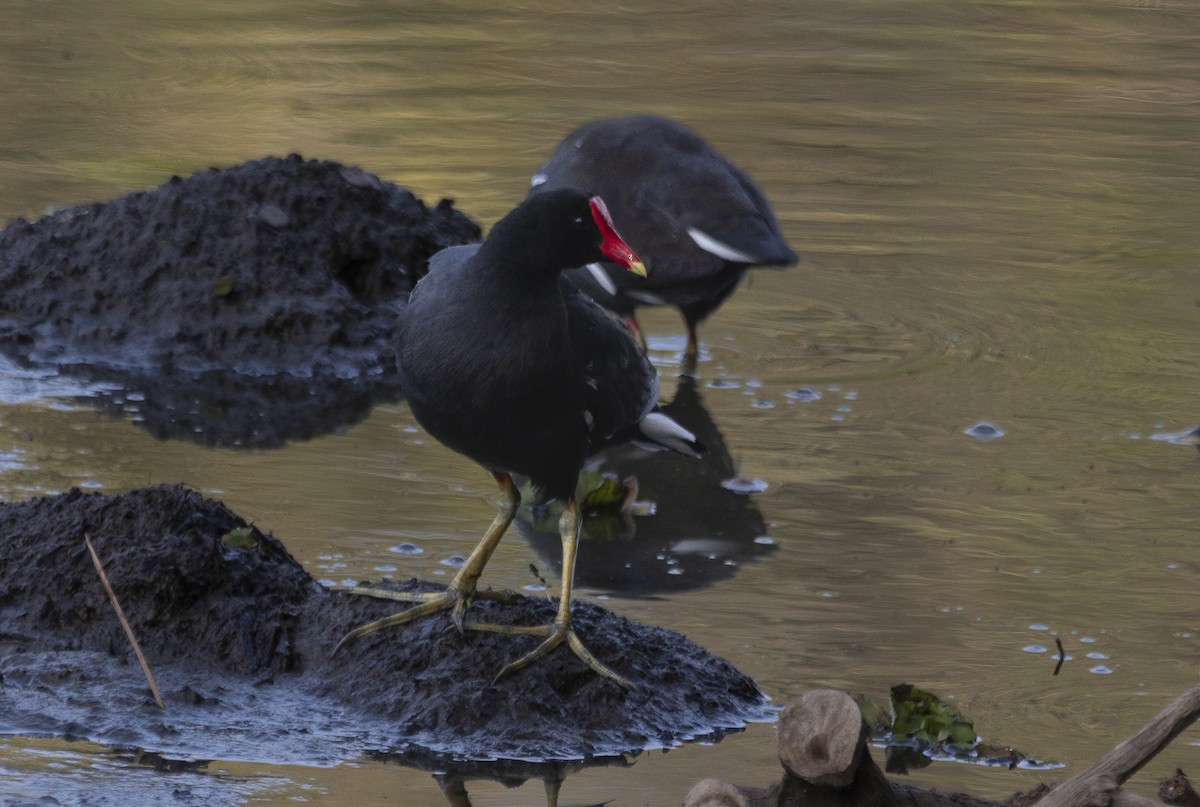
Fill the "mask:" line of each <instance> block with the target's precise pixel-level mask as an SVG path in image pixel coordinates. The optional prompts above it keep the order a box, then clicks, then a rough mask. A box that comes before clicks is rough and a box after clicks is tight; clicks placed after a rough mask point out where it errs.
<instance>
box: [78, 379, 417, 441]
mask: <svg viewBox="0 0 1200 807" xmlns="http://www.w3.org/2000/svg"><path fill="white" fill-rule="evenodd" d="M104 377H105V375H104V374H103V373H101V374H100V379H101V380H103V379H104ZM122 383H123V386H122V387H120V388H118V389H115V390H109V391H106V392H102V393H100V394H98V395H94V396H91V397H82V398H80V399H79V402H80V403H82V404H85V405H88V406H94V407H97V408H99V409H101V410H102V411H105V412H107V413H109V414H111V415H113V416H115V417H118V418H123V417H129V418H130V419H132V420H133V422H134V423H136V424H137V425H138V426H140V427H142V428H143V429H145V430H146V431H148V432H149V433H150V434H151V435H153V436H154V437H156V438H158V439H160V440H167V439H170V440H187V441H189V442H193V443H199V444H200V445H205V446H224V447H233V448H278V447H279V446H282V445H283V444H284V443H287V442H288V441H291V440H308V439H311V438H314V437H320V436H322V435H325V434H329V433H331V432H336V431H339V430H341V429H345V428H349V427H350V426H353V425H354V424H356V423H358V422H359V421H361V420H363V419H364V418H366V416H367V415H368V414H370V412H371V408H372V407H373V406H374V405H375V404H377V403H380V402H382V401H397V400H399V399H400V398H401V392H400V387H399V384H398V383H397V379H396V376H395V373H390V374H388V375H387V376H385V377H380V378H376V379H372V383H364V382H363V380H362V379H357V378H354V379H348V378H331V377H328V376H318V377H307V378H303V377H298V376H293V375H287V374H277V375H267V376H259V375H254V376H251V375H246V374H245V373H236V372H232V371H228V370H209V371H207V372H199V373H187V372H178V371H176V372H164V373H158V374H149V373H140V374H137V375H130V376H127V377H126V378H125V379H124V380H123V382H122Z"/></svg>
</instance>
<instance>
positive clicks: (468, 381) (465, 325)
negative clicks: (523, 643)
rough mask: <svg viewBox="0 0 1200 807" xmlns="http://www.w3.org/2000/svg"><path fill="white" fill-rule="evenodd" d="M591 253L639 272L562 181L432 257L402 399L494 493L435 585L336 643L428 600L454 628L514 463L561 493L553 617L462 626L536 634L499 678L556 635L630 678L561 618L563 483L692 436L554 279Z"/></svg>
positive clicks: (565, 593)
mask: <svg viewBox="0 0 1200 807" xmlns="http://www.w3.org/2000/svg"><path fill="white" fill-rule="evenodd" d="M602 259H604V260H611V261H616V262H618V263H620V264H622V265H623V266H625V267H627V268H628V269H629V270H631V271H634V272H644V271H645V269H644V268H643V266H642V264H641V262H640V261H639V260H638V258H637V256H636V255H635V254H634V253H633V251H632V250H630V248H629V247H628V245H626V244H625V243H624V242H623V241H622V240H621V238H620V237H619V236H618V235H617V233H616V231H615V230H614V229H613V225H612V220H611V218H610V217H609V214H608V213H607V211H606V209H605V206H604V203H603V202H602V201H600V199H599V198H597V197H593V198H590V199H589V197H588V196H586V195H584V194H582V193H579V192H578V191H573V190H561V191H558V192H555V193H546V194H538V195H537V196H534V197H531V198H529V199H527V200H526V201H525V202H523V203H522V204H521V205H519V206H518V207H517V208H516V209H515V210H514V211H512V212H511V213H509V214H508V215H507V216H505V217H504V218H503V219H501V220H500V221H499V222H497V224H496V225H495V227H494V228H493V229H492V232H491V234H490V236H489V237H488V238H487V239H486V240H485V241H484V242H483V243H482V244H481V245H479V246H464V247H452V248H450V249H448V250H444V251H442V252H440V253H438V255H436V256H434V258H433V260H432V261H431V263H430V272H429V274H428V275H427V276H426V277H425V278H424V279H423V280H421V282H420V283H419V284H418V285H417V287H416V289H415V290H414V291H413V294H412V297H411V299H410V301H409V305H408V307H407V309H406V311H405V314H404V317H403V321H402V322H401V324H400V326H399V329H398V330H399V336H398V355H399V362H400V374H401V379H402V384H403V387H404V392H405V396H406V397H407V399H408V402H409V405H410V407H411V408H412V411H413V414H414V416H415V417H416V419H417V421H418V422H420V423H421V425H422V426H423V427H424V428H425V430H426V431H428V432H429V433H430V434H431V435H433V436H434V437H436V438H437V439H438V440H440V441H441V442H443V443H445V444H446V445H447V446H449V447H450V448H453V449H454V450H456V451H458V452H460V453H462V454H465V455H466V456H468V457H471V458H472V459H474V460H476V461H477V462H479V463H480V464H481V465H483V466H484V467H485V468H487V469H489V470H490V471H491V472H492V474H493V475H494V476H495V478H496V481H497V483H498V484H499V485H500V490H501V492H502V493H503V498H504V500H503V504H502V507H501V510H500V512H499V514H498V515H497V516H496V519H495V520H494V521H493V522H492V525H491V527H490V528H489V529H488V530H487V532H486V533H485V534H484V536H483V539H482V540H481V541H480V542H479V545H478V546H477V547H476V548H475V550H474V551H473V552H472V553H471V556H470V557H469V558H468V559H467V561H466V563H465V565H464V566H463V567H462V568H461V569H460V570H459V572H458V574H457V575H456V576H455V577H454V579H453V580H452V581H451V583H450V585H449V587H448V588H447V589H446V590H445V591H444V592H436V593H431V594H424V595H421V594H417V595H410V596H409V597H406V599H410V598H411V599H416V600H418V601H419V602H420V604H419V605H417V606H415V607H413V608H410V609H408V610H407V611H404V612H401V613H399V614H395V615H393V616H390V617H387V618H384V619H382V620H379V621H377V622H373V623H370V624H368V625H364V626H362V627H359V628H357V629H355V630H353V631H351V632H350V633H349V634H347V635H346V637H345V638H344V639H342V642H341V643H340V644H339V645H338V647H339V648H340V647H342V645H344V644H345V643H346V642H348V641H351V640H353V639H355V638H357V637H359V636H362V635H364V634H366V633H370V632H371V631H374V630H378V629H379V628H382V627H386V626H388V625H395V624H400V623H403V622H407V621H410V620H412V619H415V618H417V617H419V616H423V615H425V614H429V613H433V612H435V611H439V610H451V611H452V614H453V618H454V621H455V623H456V624H457V625H458V626H459V627H460V628H462V627H463V616H464V612H465V610H466V608H467V606H469V605H470V603H471V601H472V600H473V599H474V598H475V597H476V596H484V595H483V594H482V593H480V594H477V592H476V583H477V581H478V579H479V576H480V575H481V574H482V572H483V569H484V566H485V565H486V564H487V562H488V559H489V558H490V557H491V555H492V552H493V551H494V550H495V549H496V545H497V544H498V543H499V541H500V539H501V537H502V536H503V535H504V532H505V530H506V529H507V528H508V526H509V524H510V523H511V522H512V519H513V515H514V514H515V512H516V509H517V506H518V503H519V501H520V494H519V493H518V491H517V488H516V485H514V483H513V481H512V477H511V476H510V474H512V473H519V474H523V475H526V476H528V477H530V479H531V480H532V481H533V483H534V486H535V487H536V488H537V490H539V491H540V493H541V494H542V495H544V496H545V497H547V498H550V499H560V500H562V501H564V502H565V505H564V506H563V515H562V518H561V520H560V522H559V533H560V538H561V541H562V590H561V599H560V601H559V607H558V613H557V615H556V616H555V619H554V622H553V624H551V625H546V626H539V627H533V628H512V627H502V626H490V625H480V624H472V625H470V627H472V628H478V629H483V630H495V631H500V632H521V633H534V634H539V635H544V636H545V637H546V638H545V640H544V641H543V642H542V643H541V644H540V645H538V647H536V648H535V649H534V650H532V651H531V652H530V653H528V654H526V655H524V656H522V657H521V658H519V659H517V660H516V661H514V662H512V663H511V664H509V665H508V666H507V667H505V668H504V669H503V670H501V671H500V675H504V674H505V673H508V672H511V671H513V670H517V669H519V668H521V667H523V666H525V665H527V664H529V663H530V662H532V661H534V660H536V659H538V658H540V657H542V656H543V655H545V654H546V653H548V652H550V651H551V650H553V649H554V648H555V647H556V646H557V645H559V644H561V643H563V642H566V643H567V644H568V645H569V646H570V647H571V649H572V650H573V651H574V652H575V654H576V655H577V656H579V657H580V658H581V659H583V660H584V661H585V662H586V663H587V664H588V665H589V666H591V667H592V669H594V670H595V671H596V672H598V673H600V674H601V675H605V676H607V677H609V678H611V679H613V680H614V681H617V682H618V683H620V684H621V685H622V686H626V687H628V686H630V684H629V682H627V681H626V680H625V679H623V678H622V677H621V676H619V675H617V674H616V673H615V672H613V671H612V670H610V669H609V668H608V667H606V666H604V665H603V664H601V663H600V662H599V661H598V660H597V659H596V658H595V657H593V656H592V654H591V653H590V652H589V651H588V650H587V648H586V647H585V646H584V645H583V643H582V642H581V641H580V640H579V638H578V637H577V636H576V635H575V632H574V630H573V629H572V627H571V584H572V581H573V577H574V567H575V556H576V548H577V538H578V531H579V508H578V504H577V502H576V500H575V485H576V482H577V480H578V477H579V472H580V469H581V467H582V466H583V463H584V461H585V459H586V458H587V456H588V455H589V454H591V453H593V452H594V451H597V450H599V449H600V448H603V447H604V446H606V445H612V444H618V443H621V442H624V441H627V440H631V439H641V440H649V441H651V442H654V443H657V444H659V445H662V446H664V447H669V448H674V449H675V450H678V451H681V452H684V453H691V454H695V453H696V451H697V449H698V445H697V444H696V443H695V439H694V437H693V436H692V435H691V434H690V433H689V432H687V431H686V430H685V429H683V428H682V427H680V426H679V425H678V424H676V423H675V422H674V421H672V420H671V419H670V418H669V417H667V416H665V415H663V414H661V413H659V412H657V411H655V409H656V406H657V402H658V392H659V387H658V375H657V372H656V371H655V369H654V367H653V365H651V364H650V360H649V359H648V358H647V357H646V355H645V353H644V352H643V351H642V350H641V349H640V348H639V346H638V345H637V344H636V343H635V341H634V340H633V339H631V338H630V337H629V335H628V333H626V331H625V330H624V329H623V328H622V327H621V326H620V324H619V323H617V322H616V321H615V320H614V319H613V318H612V317H610V316H609V315H608V314H607V313H605V312H604V310H603V309H601V308H600V307H599V306H598V305H596V304H595V303H594V302H592V301H591V300H590V299H588V298H587V297H586V296H585V295H583V294H582V293H580V292H579V291H578V290H576V289H574V288H573V287H571V286H570V284H568V283H566V282H565V281H564V280H563V279H562V277H561V274H562V271H563V270H564V269H567V268H569V267H571V266H577V265H580V264H584V263H589V262H592V261H598V260H602ZM358 591H359V592H361V593H371V594H375V595H376V596H383V597H388V596H389V593H384V592H381V591H380V592H376V591H375V590H372V589H358ZM335 652H336V649H335Z"/></svg>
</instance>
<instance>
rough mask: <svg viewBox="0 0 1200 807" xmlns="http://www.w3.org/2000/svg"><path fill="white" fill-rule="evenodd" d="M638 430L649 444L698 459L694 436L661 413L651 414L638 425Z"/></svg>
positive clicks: (698, 454)
mask: <svg viewBox="0 0 1200 807" xmlns="http://www.w3.org/2000/svg"><path fill="white" fill-rule="evenodd" d="M638 430H639V431H640V432H641V433H642V435H643V436H644V437H645V438H646V439H647V440H649V441H650V442H652V443H654V444H656V445H659V446H663V447H665V448H669V449H671V450H672V451H678V452H679V453H680V454H686V455H687V456H689V457H698V456H700V453H699V452H698V451H696V435H694V434H692V433H691V432H690V431H688V430H687V429H685V428H683V427H682V426H680V425H679V424H678V423H676V422H675V421H673V420H671V418H669V417H667V416H666V415H664V414H663V413H662V412H651V413H650V414H648V415H646V416H645V417H644V418H642V419H641V421H640V422H639V423H638Z"/></svg>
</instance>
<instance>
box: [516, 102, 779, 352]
mask: <svg viewBox="0 0 1200 807" xmlns="http://www.w3.org/2000/svg"><path fill="white" fill-rule="evenodd" d="M530 186H531V191H530V192H531V193H534V194H536V193H543V192H545V191H550V190H555V189H558V188H577V189H579V190H581V191H584V192H586V193H592V194H598V195H600V196H602V197H603V198H604V199H606V200H607V201H608V202H609V204H610V206H611V209H612V212H613V220H614V222H615V224H616V228H617V230H618V231H619V232H620V233H621V234H622V236H623V237H624V238H625V240H626V241H627V242H628V244H629V245H630V246H631V247H633V249H634V250H635V251H636V252H637V254H638V255H639V256H641V258H642V260H644V261H645V262H646V268H647V270H648V273H649V276H648V277H635V276H634V275H631V274H629V273H628V272H625V271H623V270H622V269H621V268H620V267H618V266H616V265H614V264H612V263H608V262H595V263H591V264H588V265H586V266H583V267H579V268H577V269H575V270H573V271H571V272H568V273H567V274H568V276H569V277H570V278H571V280H573V281H574V282H575V283H576V284H577V285H579V287H580V288H582V289H583V290H584V291H586V292H587V293H588V294H589V295H591V297H592V298H593V299H595V300H597V301H598V302H599V303H600V304H602V305H603V306H605V307H606V308H608V309H609V310H610V311H613V312H616V313H617V314H619V315H620V316H621V317H623V318H624V320H625V323H626V325H627V326H629V328H630V330H632V331H633V332H634V333H635V334H638V336H639V338H640V336H641V332H640V330H639V328H638V324H637V319H636V317H635V309H636V308H637V307H638V306H643V305H673V306H675V307H677V308H678V309H679V310H680V312H681V313H682V314H683V319H684V321H685V322H686V323H687V340H688V341H687V351H686V353H685V354H684V355H685V364H686V367H687V369H688V370H689V371H690V370H691V369H692V368H693V367H694V365H695V361H696V357H697V355H698V352H699V345H698V342H697V339H696V325H697V324H698V323H700V322H701V321H703V320H704V319H705V318H707V317H708V315H709V314H711V313H712V312H713V311H714V310H716V308H717V307H718V306H719V305H720V304H721V303H722V302H724V301H725V299H726V298H727V297H728V296H729V295H730V294H732V293H733V290H734V288H736V287H737V284H738V281H740V280H741V279H742V275H743V274H745V272H746V270H747V269H749V268H750V267H752V266H791V265H792V264H794V263H796V260H797V258H796V253H794V252H792V250H791V249H790V248H789V247H788V245H787V244H786V243H784V240H783V236H782V235H781V234H780V231H779V224H778V222H776V220H775V214H774V213H773V212H772V211H771V206H770V205H769V204H768V203H767V200H766V197H764V196H763V193H762V191H761V190H759V188H758V186H757V185H755V184H754V182H752V181H751V180H750V178H749V177H747V176H746V175H745V174H743V173H742V172H741V171H739V170H738V169H737V168H736V167H735V166H734V165H733V163H731V162H729V161H728V160H726V159H725V158H724V157H722V156H721V155H720V154H718V153H717V152H716V151H714V150H713V148H712V147H711V146H709V145H708V144H707V143H705V142H704V141H703V140H701V139H700V138H699V137H698V136H697V135H696V134H694V133H693V132H692V131H691V130H689V129H687V128H686V127H684V126H682V125H681V124H679V123H676V122H675V121H672V120H667V119H665V118H659V117H654V116H648V115H646V116H636V117H627V118H608V119H605V120H599V121H594V122H592V123H588V124H585V125H583V126H581V127H579V128H578V129H576V130H575V131H573V132H571V134H569V135H567V136H566V137H565V138H564V139H563V141H562V142H561V143H560V144H559V145H558V147H557V148H556V149H555V151H554V154H553V155H551V157H550V159H549V160H548V161H547V162H546V163H545V164H544V165H543V166H542V167H541V168H539V169H538V171H537V173H536V174H534V176H533V179H532V180H531V181H530Z"/></svg>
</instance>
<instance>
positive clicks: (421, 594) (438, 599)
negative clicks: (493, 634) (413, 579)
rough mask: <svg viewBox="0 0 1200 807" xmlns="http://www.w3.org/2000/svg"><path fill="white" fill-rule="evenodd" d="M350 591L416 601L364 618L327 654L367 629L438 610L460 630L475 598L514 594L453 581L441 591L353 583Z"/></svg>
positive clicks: (502, 596)
mask: <svg viewBox="0 0 1200 807" xmlns="http://www.w3.org/2000/svg"><path fill="white" fill-rule="evenodd" d="M350 593H351V594H361V595H363V596H366V597H375V598H377V599H381V600H398V601H400V602H412V603H417V604H416V605H414V606H413V607H412V608H409V609H408V610H406V611H401V612H400V613H398V614H392V615H391V616H385V617H384V618H383V619H377V620H375V621H374V622H368V623H367V624H366V625H360V626H359V627H357V628H355V629H354V630H352V631H350V632H349V633H347V634H346V635H345V636H343V637H342V640H341V641H340V642H338V643H337V647H335V648H333V653H332V654H331V655H335V656H336V655H337V653H338V651H339V650H341V649H342V648H343V647H345V646H346V645H348V644H350V643H351V642H353V641H355V640H357V639H360V638H362V637H363V636H366V635H367V634H368V633H374V632H375V631H377V630H382V629H383V628H390V627H393V626H395V625H403V624H405V623H408V622H412V621H413V620H414V619H420V618H421V617H423V616H428V615H429V614H435V613H437V612H438V611H447V610H451V611H452V613H451V614H450V618H451V619H452V620H453V621H454V625H455V627H457V628H458V631H459V633H462V632H463V631H464V630H465V629H466V627H467V626H466V625H465V624H464V621H463V618H464V616H465V615H466V612H467V608H469V607H470V606H471V603H473V602H474V601H475V600H504V601H510V600H511V599H513V598H514V597H516V596H517V595H515V594H513V593H511V592H507V591H463V590H462V589H460V588H458V587H456V586H453V585H452V586H450V587H448V588H447V589H445V590H444V591H393V590H392V589H386V588H365V587H362V586H355V587H354V588H352V589H350Z"/></svg>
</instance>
